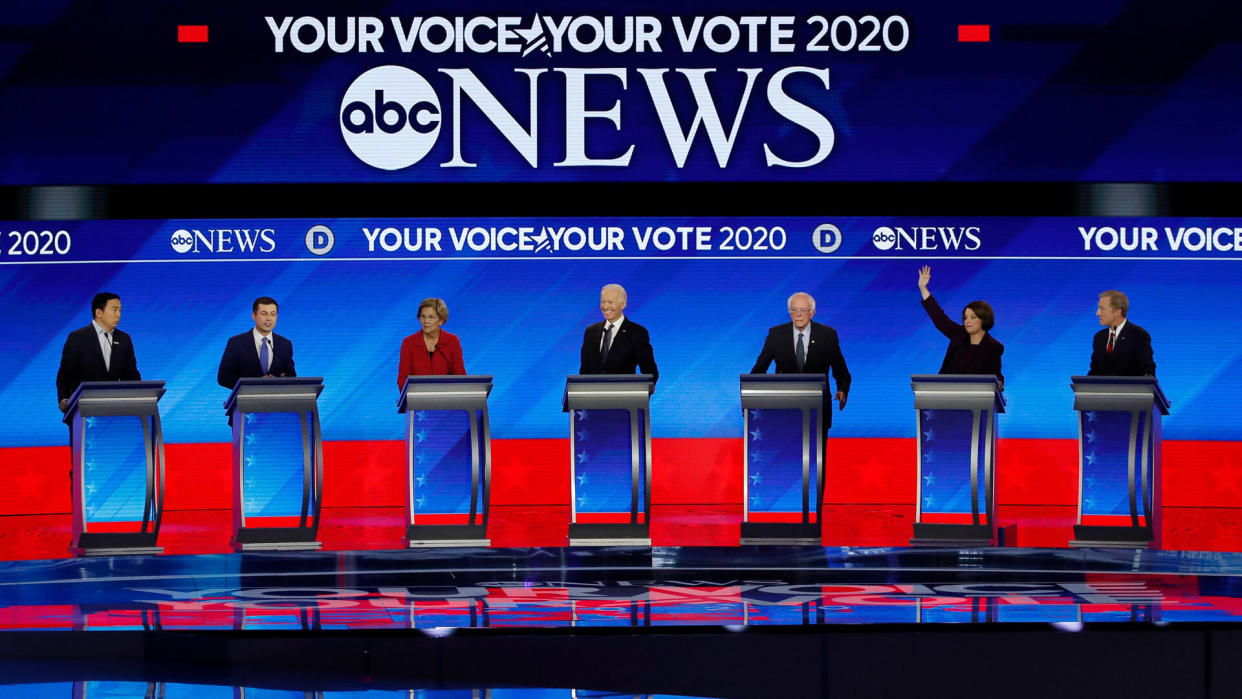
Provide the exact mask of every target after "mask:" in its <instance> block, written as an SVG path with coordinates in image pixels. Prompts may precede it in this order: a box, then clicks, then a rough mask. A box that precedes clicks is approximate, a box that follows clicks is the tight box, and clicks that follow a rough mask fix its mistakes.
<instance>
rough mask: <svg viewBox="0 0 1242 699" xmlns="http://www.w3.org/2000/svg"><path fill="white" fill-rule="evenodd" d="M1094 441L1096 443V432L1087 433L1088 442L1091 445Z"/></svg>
mask: <svg viewBox="0 0 1242 699" xmlns="http://www.w3.org/2000/svg"><path fill="white" fill-rule="evenodd" d="M1094 441H1095V430H1091V431H1090V432H1088V433H1087V442H1088V443H1091V442H1094Z"/></svg>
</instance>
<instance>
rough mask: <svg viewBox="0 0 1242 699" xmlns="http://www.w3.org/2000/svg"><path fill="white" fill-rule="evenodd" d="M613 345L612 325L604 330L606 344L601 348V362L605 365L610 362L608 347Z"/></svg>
mask: <svg viewBox="0 0 1242 699" xmlns="http://www.w3.org/2000/svg"><path fill="white" fill-rule="evenodd" d="M611 344H612V323H609V324H608V327H607V328H605V329H604V344H603V345H601V346H600V348H599V361H600V363H601V364H602V363H605V362H607V361H608V346H609V345H611Z"/></svg>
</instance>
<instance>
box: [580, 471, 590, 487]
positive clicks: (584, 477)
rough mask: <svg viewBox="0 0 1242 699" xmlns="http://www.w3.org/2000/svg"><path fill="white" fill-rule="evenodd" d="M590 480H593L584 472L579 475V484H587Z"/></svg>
mask: <svg viewBox="0 0 1242 699" xmlns="http://www.w3.org/2000/svg"><path fill="white" fill-rule="evenodd" d="M589 482H591V479H590V478H589V477H587V474H585V473H583V474H580V475H579V476H578V485H586V484H587V483H589Z"/></svg>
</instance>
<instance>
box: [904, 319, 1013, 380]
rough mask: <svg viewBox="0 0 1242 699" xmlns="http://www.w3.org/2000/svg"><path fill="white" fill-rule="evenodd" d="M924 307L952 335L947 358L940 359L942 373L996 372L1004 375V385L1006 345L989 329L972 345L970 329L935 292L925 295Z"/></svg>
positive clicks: (947, 333) (998, 376) (939, 327)
mask: <svg viewBox="0 0 1242 699" xmlns="http://www.w3.org/2000/svg"><path fill="white" fill-rule="evenodd" d="M923 310H924V311H927V317H929V318H931V321H932V324H933V325H935V326H936V329H937V330H939V331H940V332H941V334H943V335H944V336H945V337H947V338H949V348H948V349H947V350H945V352H944V361H943V362H941V363H940V373H941V374H995V375H996V378H998V379H1000V383H1001V388H1002V389H1003V388H1004V387H1005V375H1004V374H1002V373H1001V355H1002V354H1004V353H1005V346H1004V345H1002V344H1001V343H1000V342H999V341H998V340H997V339H996V338H994V337H992V336H991V335H989V334H988V333H986V332H985V333H983V339H982V340H981V341H980V342H979V345H978V346H977V347H971V346H970V333H968V332H966V328H964V327H962V324H961V323H954V322H953V319H952V318H949V316H948V314H947V313H945V312H944V310H943V309H941V308H940V304H939V303H936V297H935V296H928V297H927V298H925V299H923Z"/></svg>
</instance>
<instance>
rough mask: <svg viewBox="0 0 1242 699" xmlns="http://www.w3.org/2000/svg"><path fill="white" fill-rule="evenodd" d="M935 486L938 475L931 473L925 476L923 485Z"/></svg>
mask: <svg viewBox="0 0 1242 699" xmlns="http://www.w3.org/2000/svg"><path fill="white" fill-rule="evenodd" d="M935 484H936V475H935V474H934V473H929V474H927V475H926V476H923V485H935Z"/></svg>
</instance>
